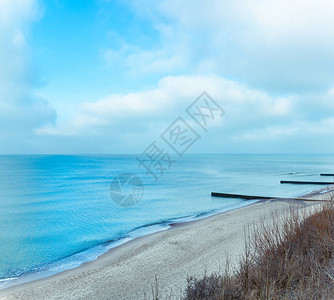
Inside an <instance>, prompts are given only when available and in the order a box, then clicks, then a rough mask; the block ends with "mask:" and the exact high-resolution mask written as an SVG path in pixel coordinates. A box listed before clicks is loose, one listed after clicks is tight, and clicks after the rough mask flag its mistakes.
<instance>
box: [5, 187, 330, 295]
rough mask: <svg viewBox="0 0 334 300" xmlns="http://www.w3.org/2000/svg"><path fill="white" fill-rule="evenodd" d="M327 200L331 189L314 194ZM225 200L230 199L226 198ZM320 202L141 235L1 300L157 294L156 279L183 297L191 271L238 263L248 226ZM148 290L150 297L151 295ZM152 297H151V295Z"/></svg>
mask: <svg viewBox="0 0 334 300" xmlns="http://www.w3.org/2000/svg"><path fill="white" fill-rule="evenodd" d="M308 197H313V198H316V199H322V198H324V197H328V196H327V195H326V194H316V193H315V194H310V195H308ZM222 201H224V200H223V199H222ZM314 204H317V203H316V202H301V201H289V200H282V201H280V200H275V201H274V200H269V201H262V202H258V203H255V204H252V205H250V206H246V207H243V208H240V209H237V210H233V211H229V212H225V213H221V214H217V215H214V216H211V217H208V218H205V219H201V220H197V221H193V222H189V223H182V224H176V225H173V226H172V228H171V229H169V230H166V231H162V232H158V233H154V234H151V235H148V236H144V237H141V238H137V239H135V240H132V241H130V242H128V243H126V244H123V245H121V246H119V247H116V248H114V249H112V250H110V251H109V252H108V253H106V254H104V255H102V256H101V257H99V258H98V259H97V260H95V261H93V262H90V263H86V264H84V265H82V266H81V267H79V268H76V269H72V270H69V271H66V272H63V273H60V274H57V275H55V276H52V277H49V278H46V279H41V280H37V281H34V282H30V283H27V284H23V285H20V286H16V287H12V288H9V289H7V290H3V291H1V292H0V299H22V300H24V299H27V300H28V299H29V300H33V299H131V300H134V299H152V286H154V283H155V278H157V279H158V282H159V294H160V296H163V297H162V299H165V298H166V299H168V297H169V296H171V297H170V299H179V297H180V295H182V293H183V290H184V288H185V286H186V278H187V276H188V275H192V276H201V275H203V274H204V273H205V272H207V273H208V274H210V273H212V272H215V271H219V270H221V271H223V270H224V268H225V262H226V258H227V257H228V258H229V261H230V267H231V268H233V267H235V266H236V263H237V262H238V259H239V258H240V255H241V254H242V253H243V249H244V229H245V228H246V227H247V226H248V225H252V224H257V223H259V222H260V220H261V218H271V217H272V214H273V213H275V214H276V215H278V216H280V215H284V214H286V213H287V212H288V211H289V208H290V207H291V206H294V207H296V208H298V209H299V208H306V209H312V207H314ZM145 295H146V296H145ZM145 297H146V298H145Z"/></svg>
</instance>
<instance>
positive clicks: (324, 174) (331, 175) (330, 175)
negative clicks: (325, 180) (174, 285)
mask: <svg viewBox="0 0 334 300" xmlns="http://www.w3.org/2000/svg"><path fill="white" fill-rule="evenodd" d="M320 176H333V177H334V174H320Z"/></svg>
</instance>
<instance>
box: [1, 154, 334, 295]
mask: <svg viewBox="0 0 334 300" xmlns="http://www.w3.org/2000/svg"><path fill="white" fill-rule="evenodd" d="M333 163H334V155H330V154H317V155H315V154H312V155H311V154H286V155H282V154H280V155H278V154H277V155H274V154H270V155H269V154H266V155H262V154H261V155H260V154H258V155H255V154H252V155H246V154H239V155H232V154H231V155H227V154H224V155H212V154H210V155H204V154H203V155H186V156H184V157H176V156H175V157H172V160H171V163H169V164H167V165H165V168H159V166H155V168H151V169H150V168H147V167H145V166H144V165H143V164H140V163H139V162H138V159H137V157H136V156H135V155H11V156H0V289H3V288H7V287H10V286H12V285H16V284H19V283H23V282H27V281H31V280H34V279H38V278H43V277H47V276H50V275H53V274H56V273H59V272H61V271H64V270H68V269H71V268H75V267H78V266H80V265H81V264H83V263H85V262H88V261H92V260H95V259H96V258H97V257H99V256H100V255H102V254H103V253H105V252H107V251H108V250H109V249H111V248H113V247H116V246H118V245H120V244H122V243H125V242H127V241H130V240H132V239H134V238H136V237H140V236H143V235H147V234H150V233H154V232H157V231H161V230H166V229H168V228H170V226H171V225H170V224H172V223H177V222H186V221H191V220H196V219H199V218H204V217H207V216H210V215H213V214H216V213H219V212H224V211H228V210H232V209H236V208H239V207H243V206H247V205H250V204H252V203H253V202H254V201H245V200H241V199H223V198H214V197H211V192H224V193H238V194H247V195H261V196H278V197H297V196H301V195H303V194H305V193H308V192H311V191H313V190H314V189H318V188H320V187H321V186H313V185H290V184H280V180H305V181H324V180H326V181H333V178H332V177H328V178H325V177H320V176H319V175H320V173H334V165H333ZM123 179H126V180H125V181H122V180H123ZM134 179H135V180H134ZM127 195H132V196H131V197H130V198H127ZM123 196H124V199H125V198H126V199H128V200H129V199H130V200H131V201H125V202H124V201H123V202H122V201H120V199H123V198H122V197H123Z"/></svg>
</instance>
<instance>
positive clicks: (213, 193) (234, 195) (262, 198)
mask: <svg viewBox="0 0 334 300" xmlns="http://www.w3.org/2000/svg"><path fill="white" fill-rule="evenodd" d="M211 197H220V198H236V199H245V200H258V199H260V200H269V199H275V197H274V198H273V197H265V196H249V195H239V194H227V193H215V192H212V193H211Z"/></svg>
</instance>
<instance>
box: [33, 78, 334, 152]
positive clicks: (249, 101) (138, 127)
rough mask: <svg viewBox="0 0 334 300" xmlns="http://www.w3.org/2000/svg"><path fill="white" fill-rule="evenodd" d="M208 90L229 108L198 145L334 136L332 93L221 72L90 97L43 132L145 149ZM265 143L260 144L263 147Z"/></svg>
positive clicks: (224, 146)
mask: <svg viewBox="0 0 334 300" xmlns="http://www.w3.org/2000/svg"><path fill="white" fill-rule="evenodd" d="M203 91H206V92H208V94H209V95H211V96H212V97H213V99H215V100H216V101H217V102H218V103H219V104H220V105H221V106H222V107H223V109H224V110H225V112H226V114H225V115H224V117H223V119H222V120H220V122H217V123H216V124H213V126H211V127H210V130H209V133H208V139H209V140H207V142H205V143H203V145H202V146H199V148H198V149H196V150H197V151H201V152H210V151H212V149H213V147H212V145H214V149H215V151H216V152H219V151H221V152H225V151H237V152H238V150H237V149H236V148H238V147H239V146H238V147H237V146H236V145H239V144H244V145H245V144H247V147H246V148H245V149H251V148H252V147H256V145H259V144H258V142H262V143H264V144H267V143H273V147H275V148H270V147H269V146H267V148H268V147H269V149H267V150H268V151H272V152H275V151H277V148H276V147H277V145H276V144H275V143H277V142H278V141H281V142H282V145H281V146H280V147H281V148H280V150H282V148H284V149H289V148H290V147H292V146H293V143H291V141H293V140H295V141H296V143H297V141H299V140H300V145H302V144H303V139H304V142H305V141H309V139H312V138H319V137H320V136H326V139H328V138H329V137H333V132H332V128H333V119H332V118H330V117H328V115H333V113H334V107H333V106H332V105H331V101H329V98H328V94H326V93H325V94H323V95H322V101H319V102H318V103H315V98H314V97H312V96H309V97H306V98H305V97H303V96H287V97H274V96H271V95H270V94H268V93H265V92H263V91H259V90H256V89H252V88H249V87H247V86H245V85H242V84H239V83H237V82H234V81H230V80H226V79H224V78H222V77H218V76H169V77H165V78H163V79H161V80H160V81H159V83H158V84H157V86H156V87H155V88H152V89H147V90H145V91H140V92H137V93H129V94H124V95H110V96H109V97H106V98H104V99H101V100H99V101H97V102H90V103H84V104H82V105H81V106H80V107H79V108H78V111H77V113H76V115H75V116H74V117H73V119H72V121H71V122H69V123H66V124H58V126H50V125H48V126H45V127H43V128H41V129H39V131H38V133H39V135H40V136H55V137H57V136H64V135H67V136H72V137H74V138H75V137H80V136H81V137H94V136H100V137H102V136H103V137H105V139H106V141H108V144H109V145H115V144H117V145H118V146H119V147H120V148H122V146H121V145H123V146H124V148H126V147H127V149H136V150H133V151H134V152H135V151H139V150H140V149H141V148H143V147H145V145H146V144H147V143H148V142H150V141H153V140H155V139H157V138H159V135H160V134H161V133H162V132H163V131H164V129H166V128H167V126H168V125H170V123H171V122H173V121H174V120H175V119H176V118H177V117H178V116H183V117H185V118H187V115H186V113H185V109H186V108H187V107H188V106H189V105H190V104H191V103H192V101H194V100H195V99H196V98H197V97H198V96H199V95H200V94H201V93H202V92H203ZM316 96H318V95H316ZM197 129H198V128H197ZM220 137H221V138H220ZM287 140H289V141H288V142H287ZM284 143H285V144H284ZM199 144H200V143H199ZM233 145H234V146H233ZM293 147H295V146H293ZM314 147H316V145H314ZM261 149H262V148H261V147H259V146H258V147H257V151H260V152H261ZM254 151H255V150H254ZM301 151H303V149H302V148H301Z"/></svg>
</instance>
